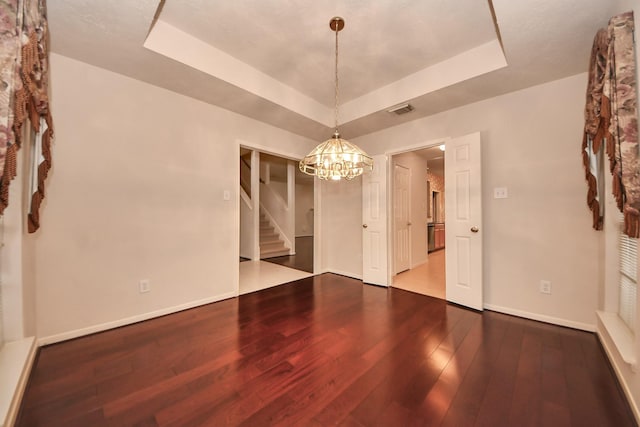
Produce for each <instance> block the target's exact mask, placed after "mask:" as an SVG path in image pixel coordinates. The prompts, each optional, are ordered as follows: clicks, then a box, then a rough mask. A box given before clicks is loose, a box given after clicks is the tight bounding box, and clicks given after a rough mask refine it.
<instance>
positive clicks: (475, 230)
mask: <svg viewBox="0 0 640 427" xmlns="http://www.w3.org/2000/svg"><path fill="white" fill-rule="evenodd" d="M478 230H480V229H479V228H478V227H471V232H472V233H477V232H478Z"/></svg>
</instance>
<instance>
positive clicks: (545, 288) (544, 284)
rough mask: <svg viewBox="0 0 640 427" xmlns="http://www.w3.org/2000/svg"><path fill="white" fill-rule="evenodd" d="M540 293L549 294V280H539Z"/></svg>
mask: <svg viewBox="0 0 640 427" xmlns="http://www.w3.org/2000/svg"><path fill="white" fill-rule="evenodd" d="M540 293H541V294H551V282H550V281H548V280H540Z"/></svg>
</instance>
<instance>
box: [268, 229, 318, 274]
mask: <svg viewBox="0 0 640 427" xmlns="http://www.w3.org/2000/svg"><path fill="white" fill-rule="evenodd" d="M263 261H267V262H271V263H274V264H280V265H283V266H285V267H289V268H295V269H296V270H302V271H306V272H307V273H313V236H309V237H296V254H295V255H287V256H278V257H273V258H265V259H263Z"/></svg>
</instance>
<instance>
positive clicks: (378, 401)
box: [17, 274, 635, 427]
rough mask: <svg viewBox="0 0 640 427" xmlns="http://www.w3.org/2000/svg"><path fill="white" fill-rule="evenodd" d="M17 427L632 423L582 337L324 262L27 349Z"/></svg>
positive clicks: (600, 357) (593, 342)
mask: <svg viewBox="0 0 640 427" xmlns="http://www.w3.org/2000/svg"><path fill="white" fill-rule="evenodd" d="M17 425H18V426H134V425H135V426H159V425H162V426H236V425H243V426H270V425H299V426H328V425H342V426H378V425H379V426H413V425H416V426H418V425H420V426H423V425H434V426H437V425H443V426H474V425H477V426H617V427H620V426H633V425H635V423H634V421H633V418H632V415H631V412H630V409H629V407H628V405H627V403H626V401H625V400H624V397H623V395H622V393H621V391H620V389H619V385H618V384H617V381H616V379H615V377H614V375H613V373H612V370H611V367H610V366H609V364H608V362H607V360H606V358H605V356H604V354H603V351H602V349H601V348H600V345H599V343H598V341H597V338H596V337H595V335H593V334H591V333H586V332H581V331H576V330H572V329H567V328H561V327H555V326H551V325H547V324H544V323H538V322H533V321H528V320H524V319H520V318H516V317H510V316H506V315H502V314H498V313H494V312H484V313H477V312H474V311H469V310H465V309H462V308H460V307H457V306H453V305H448V304H446V302H445V301H442V300H439V299H436V298H431V297H427V296H422V295H417V294H414V293H410V292H406V291H403V290H399V289H393V288H390V289H385V288H380V287H374V286H367V285H363V284H362V283H361V282H359V281H356V280H353V279H349V278H345V277H342V276H337V275H331V274H325V275H321V276H315V277H311V278H308V279H303V280H299V281H297V282H292V283H290V284H286V285H282V286H277V287H274V288H270V289H267V290H264V291H260V292H255V293H251V294H247V295H243V296H241V297H239V298H235V299H230V300H226V301H222V302H218V303H215V304H210V305H206V306H203V307H199V308H195V309H191V310H186V311H183V312H180V313H176V314H172V315H169V316H164V317H161V318H158V319H154V320H150V321H146V322H142V323H138V324H135V325H131V326H127V327H123V328H119V329H115V330H111V331H107V332H103V333H100V334H95V335H91V336H88V337H84V338H79V339H76V340H72V341H68V342H64V343H60V344H56V345H51V346H48V347H44V348H42V349H41V350H40V352H39V355H38V358H37V361H36V364H35V366H34V369H33V371H32V374H31V378H30V381H29V384H28V386H27V391H26V393H25V397H24V399H23V402H22V407H21V413H20V415H19V420H18V423H17Z"/></svg>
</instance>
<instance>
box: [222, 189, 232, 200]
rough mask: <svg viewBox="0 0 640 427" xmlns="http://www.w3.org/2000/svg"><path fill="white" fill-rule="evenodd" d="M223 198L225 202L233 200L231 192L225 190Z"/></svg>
mask: <svg viewBox="0 0 640 427" xmlns="http://www.w3.org/2000/svg"><path fill="white" fill-rule="evenodd" d="M222 198H223V199H224V200H231V193H230V192H229V190H224V192H223V193H222Z"/></svg>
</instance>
